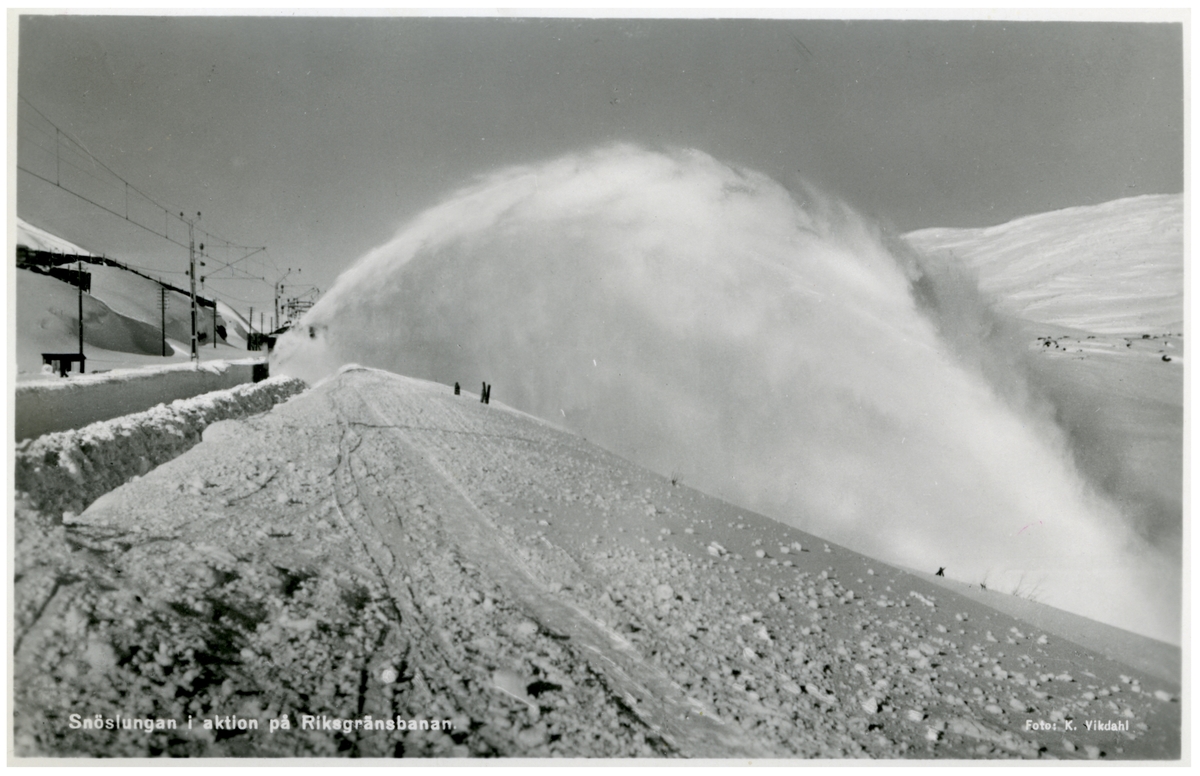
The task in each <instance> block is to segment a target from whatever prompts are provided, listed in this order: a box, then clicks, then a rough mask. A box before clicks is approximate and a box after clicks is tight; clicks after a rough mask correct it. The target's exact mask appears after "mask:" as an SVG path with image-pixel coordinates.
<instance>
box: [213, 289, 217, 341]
mask: <svg viewBox="0 0 1200 776" xmlns="http://www.w3.org/2000/svg"><path fill="white" fill-rule="evenodd" d="M216 349H217V295H216V294H213V350H216Z"/></svg>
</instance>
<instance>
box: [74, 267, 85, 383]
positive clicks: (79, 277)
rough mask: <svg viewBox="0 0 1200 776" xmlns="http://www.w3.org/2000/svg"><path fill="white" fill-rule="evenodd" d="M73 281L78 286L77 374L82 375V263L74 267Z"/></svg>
mask: <svg viewBox="0 0 1200 776" xmlns="http://www.w3.org/2000/svg"><path fill="white" fill-rule="evenodd" d="M75 272H76V275H75V279H76V280H77V281H78V284H79V374H83V372H84V368H83V262H82V261H80V262H79V263H78V264H77V265H76V270H75Z"/></svg>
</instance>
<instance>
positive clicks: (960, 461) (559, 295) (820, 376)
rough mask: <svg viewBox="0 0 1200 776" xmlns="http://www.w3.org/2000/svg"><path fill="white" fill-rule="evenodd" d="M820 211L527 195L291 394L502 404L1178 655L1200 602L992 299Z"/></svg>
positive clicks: (433, 263)
mask: <svg viewBox="0 0 1200 776" xmlns="http://www.w3.org/2000/svg"><path fill="white" fill-rule="evenodd" d="M798 189H800V190H798V191H795V192H793V191H789V190H788V189H787V188H785V187H783V186H781V185H780V184H778V183H776V182H775V181H773V180H771V179H770V178H767V177H765V176H763V175H761V174H758V173H755V172H753V171H748V170H743V169H737V168H733V167H730V166H727V165H724V164H722V163H720V162H718V161H717V160H715V159H713V158H711V157H709V156H707V155H705V154H703V153H700V152H696V151H677V152H672V153H652V152H648V151H644V150H641V149H639V148H636V147H632V146H627V145H620V146H613V147H606V148H602V149H599V150H595V151H591V152H588V153H583V154H578V155H571V156H567V157H565V158H560V159H557V160H555V161H552V162H549V163H546V164H541V165H536V166H527V167H517V168H510V169H505V170H502V171H500V172H497V173H495V174H493V175H491V176H490V177H487V178H485V179H482V180H480V181H478V182H477V183H476V184H474V185H472V186H470V187H468V188H466V189H464V190H462V191H460V192H458V193H457V194H456V195H454V196H452V197H451V198H450V199H449V200H447V201H446V202H444V203H442V204H440V205H438V206H436V207H434V208H432V209H430V210H428V211H426V212H425V213H424V214H422V215H421V216H419V217H418V218H417V219H415V220H414V221H413V222H412V223H411V224H409V225H408V226H407V227H405V228H404V229H402V231H401V232H400V233H399V234H398V235H397V236H396V237H395V239H393V240H392V242H390V243H388V244H387V245H384V246H382V247H380V248H378V249H376V250H374V251H372V252H371V253H369V254H368V255H367V256H365V257H364V258H363V259H362V260H361V261H360V262H359V263H358V264H357V265H356V266H354V267H353V268H352V269H350V270H348V271H347V272H346V273H345V274H344V275H343V276H342V277H341V278H340V279H339V281H338V282H337V284H336V285H335V287H334V288H333V289H332V290H331V291H330V292H329V293H328V294H327V295H326V296H325V298H324V299H322V300H321V301H320V302H319V303H318V304H317V305H316V306H315V307H314V308H313V309H312V310H311V311H310V312H309V314H308V315H307V316H306V318H305V319H304V321H303V322H302V325H301V326H300V327H298V328H297V331H296V333H294V334H289V335H287V336H285V337H284V338H283V339H282V340H281V341H280V343H279V345H278V347H277V349H276V367H275V368H274V369H273V370H272V372H273V373H279V372H282V373H285V374H291V375H295V376H298V377H301V378H303V379H305V380H308V381H310V382H311V381H314V380H316V379H319V378H321V377H323V376H325V375H327V374H329V373H331V372H332V371H333V370H335V369H336V368H337V367H338V366H340V365H341V364H344V363H347V362H358V363H361V364H364V365H369V366H376V367H381V368H384V369H388V370H391V371H394V372H398V373H401V374H406V375H411V376H414V377H421V378H427V379H431V380H435V381H439V382H442V383H445V384H452V383H454V382H455V381H458V382H461V383H462V384H463V387H464V389H466V390H468V391H477V390H478V389H479V387H480V385H481V383H482V382H483V381H486V382H488V383H489V384H491V385H492V386H493V389H492V398H493V399H494V400H496V401H497V402H502V403H505V404H508V405H510V406H513V407H516V408H519V409H521V410H524V411H527V412H530V413H532V414H534V415H537V416H540V417H542V418H546V419H548V420H551V421H554V422H556V423H558V424H559V425H562V426H566V427H568V428H570V429H572V430H574V431H576V432H578V433H580V434H582V435H583V436H585V437H586V438H588V439H590V440H592V441H595V442H598V443H599V444H601V445H603V446H605V447H607V448H608V449H610V450H612V451H614V452H616V453H618V454H620V455H622V456H624V457H626V458H629V459H631V460H633V461H635V462H637V463H640V464H642V465H644V466H646V467H648V468H650V469H653V470H656V471H658V472H660V473H664V474H666V473H671V474H678V475H682V477H683V480H684V481H685V483H687V484H690V485H693V486H695V487H697V488H699V489H701V490H703V491H706V492H708V493H711V494H713V495H717V496H720V497H722V498H725V499H727V500H729V501H731V502H733V503H735V504H738V505H741V506H743V507H745V508H747V509H752V510H755V511H759V512H762V513H764V514H767V515H770V516H772V517H774V518H776V519H779V520H781V521H783V522H786V523H789V524H792V525H795V526H797V527H800V528H802V529H805V530H809V531H812V532H815V533H817V534H819V535H821V536H824V537H826V538H828V539H830V540H833V541H837V542H840V543H842V544H845V545H847V546H849V547H851V548H854V549H857V550H860V551H863V552H866V553H868V554H871V555H874V556H876V557H879V558H882V559H884V560H890V561H893V562H896V563H899V564H904V565H908V566H912V567H915V568H918V569H925V570H929V571H933V570H935V569H937V568H938V567H939V566H945V567H946V573H947V575H948V576H952V577H957V578H959V579H961V580H963V581H967V582H972V583H976V582H980V581H985V580H986V582H987V584H988V587H989V588H990V589H1001V590H1009V591H1012V590H1015V589H1017V588H1018V587H1019V588H1020V589H1021V590H1023V591H1028V592H1033V591H1035V590H1036V595H1037V597H1038V598H1039V600H1042V601H1044V602H1046V603H1050V604H1052V605H1057V606H1060V607H1062V608H1066V609H1069V610H1072V611H1075V612H1078V613H1081V614H1084V615H1087V616H1090V617H1094V618H1097V619H1100V620H1103V621H1106V622H1110V623H1113V624H1116V625H1120V626H1123V627H1127V628H1130V629H1133V630H1137V631H1139V632H1142V633H1146V634H1149V635H1153V636H1156V637H1159V638H1164V639H1167V640H1170V641H1173V642H1175V643H1178V640H1179V637H1178V632H1177V628H1178V618H1179V584H1178V577H1177V576H1171V575H1170V573H1168V572H1156V571H1155V569H1157V568H1161V567H1162V565H1161V563H1159V562H1158V561H1157V560H1156V559H1154V558H1152V557H1151V556H1150V552H1149V550H1148V549H1147V548H1145V547H1144V546H1142V544H1140V543H1139V540H1138V539H1137V538H1136V537H1135V536H1134V535H1133V533H1132V532H1131V531H1129V530H1127V527H1126V526H1124V525H1123V524H1122V522H1121V516H1120V515H1119V514H1118V513H1117V511H1116V510H1115V509H1114V508H1112V507H1111V506H1110V505H1108V504H1107V503H1105V502H1104V501H1102V500H1101V499H1100V498H1099V497H1097V496H1096V495H1095V494H1094V493H1093V492H1092V490H1091V489H1090V488H1089V487H1088V486H1087V483H1086V482H1085V481H1084V480H1083V479H1082V478H1081V477H1080V476H1079V475H1078V474H1077V473H1076V472H1075V470H1074V469H1073V467H1072V465H1071V464H1070V463H1069V460H1070V456H1069V455H1068V454H1067V451H1066V449H1065V442H1063V441H1062V440H1063V439H1064V437H1063V435H1062V434H1061V433H1060V432H1059V431H1058V430H1057V429H1056V428H1054V427H1053V424H1052V422H1051V421H1050V420H1049V419H1048V418H1050V417H1051V413H1050V412H1048V411H1040V410H1038V409H1037V408H1036V405H1035V402H1034V401H1033V400H1032V399H1031V398H1029V397H1030V395H1031V394H1030V392H1029V391H1028V389H1027V387H1026V385H1025V383H1024V381H1023V378H1022V370H1021V369H1020V368H1019V367H1020V359H1021V357H1022V356H1021V355H1020V354H1019V352H1013V351H1012V349H1011V347H1010V345H1009V343H1008V342H1007V341H1006V335H1005V331H1004V327H1003V326H1002V325H1001V323H1000V322H999V320H998V319H996V318H995V317H994V316H993V315H992V313H991V312H990V311H989V310H987V309H986V307H985V306H983V305H982V304H981V303H980V302H979V300H978V295H977V294H976V292H975V291H974V285H973V283H972V282H971V281H970V278H967V277H964V276H963V275H962V274H961V273H956V272H954V271H952V270H951V268H949V267H948V266H939V265H937V264H935V263H933V262H931V261H929V260H926V259H924V258H923V257H921V256H919V255H915V254H913V253H905V252H902V251H898V250H896V249H893V248H889V247H888V241H887V240H885V238H884V237H883V236H881V234H880V233H879V230H878V229H877V228H876V227H874V226H873V225H872V224H871V223H869V222H868V221H866V220H865V219H864V218H862V217H861V216H859V215H857V214H855V213H854V212H853V211H851V210H850V209H849V208H848V207H847V206H845V205H843V204H841V203H840V202H838V201H836V200H833V199H832V198H829V197H826V196H823V195H821V194H820V193H819V192H816V191H814V190H812V189H811V188H808V187H804V186H800V187H798ZM467 400H470V399H469V397H464V401H467ZM1156 573H1157V574H1161V576H1156Z"/></svg>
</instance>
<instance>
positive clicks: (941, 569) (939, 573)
mask: <svg viewBox="0 0 1200 776" xmlns="http://www.w3.org/2000/svg"><path fill="white" fill-rule="evenodd" d="M945 572H946V567H945V566H938V570H937V573H936V574H934V576H935V577H944V576H946V573H945Z"/></svg>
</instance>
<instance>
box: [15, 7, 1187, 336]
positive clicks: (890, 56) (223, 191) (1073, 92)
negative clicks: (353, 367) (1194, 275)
mask: <svg viewBox="0 0 1200 776" xmlns="http://www.w3.org/2000/svg"><path fill="white" fill-rule="evenodd" d="M19 32H20V39H19V47H20V49H19V71H18V78H19V80H18V92H19V96H20V98H23V100H22V101H18V102H17V103H16V106H17V110H18V114H19V119H20V120H19V123H18V125H17V126H18V139H19V157H20V160H21V164H22V166H27V167H29V168H30V169H33V170H35V171H39V172H40V174H42V175H43V177H46V178H49V177H51V175H50V173H51V172H54V173H55V174H56V175H58V176H62V175H64V174H66V175H74V176H75V178H74V179H73V180H76V181H77V183H78V186H79V187H80V188H79V190H83V191H85V193H89V195H90V196H93V197H94V198H96V199H98V200H102V201H103V202H105V203H107V205H108V206H109V207H110V209H112V210H115V211H117V212H127V211H124V210H123V209H122V203H121V201H120V200H121V194H122V192H121V191H120V189H121V188H122V187H121V186H120V185H113V178H112V176H111V175H110V174H109V172H107V171H101V170H97V169H95V168H92V167H90V163H89V162H86V161H85V159H84V157H83V156H81V155H80V154H79V153H78V152H74V155H73V156H71V155H70V154H69V153H67V152H61V153H60V154H59V157H58V158H55V157H54V156H52V155H51V153H50V151H51V150H52V149H54V148H55V146H56V143H55V141H54V134H55V130H54V129H53V127H52V126H51V123H52V124H53V125H57V127H58V128H59V129H61V130H63V131H65V132H66V133H69V135H70V136H72V137H73V138H74V139H75V140H77V141H79V143H80V144H82V145H83V146H84V147H86V149H87V150H88V151H89V152H90V153H91V154H93V155H94V156H95V157H96V158H98V159H100V160H101V161H102V162H104V163H105V164H106V165H107V166H108V167H109V168H111V171H112V172H115V173H117V174H119V175H120V176H121V177H122V178H124V179H125V180H127V181H129V182H130V183H131V184H133V185H134V186H135V187H137V188H140V189H141V191H143V192H145V193H147V194H149V195H151V196H152V197H154V198H155V199H156V200H158V201H160V202H163V203H165V204H168V205H169V206H170V207H171V208H173V209H177V210H182V211H187V212H188V213H189V214H191V213H194V212H196V211H201V212H202V213H203V216H202V219H201V224H202V225H203V226H204V227H205V228H207V229H209V230H211V231H212V232H214V233H216V234H218V235H221V236H223V237H226V238H229V239H230V240H232V241H235V242H237V243H240V244H243V245H248V246H260V245H265V246H267V247H268V251H267V252H266V253H265V254H257V255H255V256H252V257H251V258H249V259H247V260H245V261H244V262H243V263H241V264H239V265H238V269H239V270H245V271H246V272H247V273H249V274H251V275H255V276H259V277H266V278H268V280H270V281H274V280H275V279H276V278H277V277H278V276H279V275H280V274H282V273H283V271H284V270H285V269H287V268H289V267H292V268H298V269H301V270H302V271H301V273H300V274H299V275H298V276H297V275H293V276H292V278H290V279H289V282H291V280H294V279H300V280H301V281H302V282H303V283H308V284H315V285H317V286H319V287H321V288H322V289H326V288H328V287H329V286H330V284H331V283H332V281H333V279H334V278H335V277H336V276H337V274H338V273H339V272H340V271H341V270H342V269H344V268H345V267H346V266H347V265H348V264H349V263H350V262H352V261H353V260H354V259H356V258H357V257H359V256H360V255H362V254H363V253H364V252H366V251H367V250H369V249H371V248H372V247H374V246H376V245H378V244H380V243H382V242H384V241H385V240H386V239H388V238H389V237H391V236H392V235H393V234H394V233H395V231H396V230H397V229H398V228H399V227H400V226H401V225H402V224H403V223H404V222H405V221H406V220H407V219H409V218H411V217H412V216H414V215H415V214H416V213H418V212H420V211H421V210H423V209H425V208H426V207H428V206H430V205H432V204H434V203H436V202H437V201H438V200H439V199H441V198H442V197H444V196H445V195H447V194H449V193H451V192H452V191H454V190H456V189H458V188H459V187H460V186H462V185H464V184H465V183H468V182H469V181H470V180H472V179H473V177H474V176H476V175H478V174H481V173H485V172H487V171H490V170H492V169H494V168H496V167H499V166H504V165H509V164H513V163H521V162H533V161H537V160H541V159H546V158H550V157H553V156H556V155H559V154H562V153H564V152H568V151H574V150H579V149H582V148H586V147H589V146H593V145H598V144H604V143H610V142H615V141H628V142H633V143H637V144H641V145H644V146H646V147H649V148H652V149H654V148H662V147H667V146H687V147H695V148H699V149H701V150H703V151H706V152H708V153H710V154H712V155H713V156H715V157H717V158H719V159H722V160H724V161H728V162H732V163H735V164H742V165H745V166H748V167H752V168H755V169H758V170H760V171H762V172H765V173H767V174H768V175H771V176H773V177H775V178H777V179H778V180H780V181H782V182H784V183H785V184H790V183H793V182H794V181H795V180H796V178H797V176H798V177H801V178H803V179H806V180H808V181H811V182H815V183H817V184H818V185H819V186H821V187H822V188H824V189H826V190H828V191H830V192H832V193H834V194H836V195H839V196H841V197H843V198H845V199H846V200H848V201H849V202H850V203H852V204H853V205H854V206H856V207H857V208H859V209H860V210H862V211H863V212H865V213H867V214H868V215H871V216H874V217H876V218H878V219H880V220H881V221H883V222H884V223H886V224H889V225H891V226H892V227H894V228H896V229H898V230H902V231H906V230H909V229H915V228H919V227H926V226H982V225H990V224H996V223H1001V222H1004V221H1007V220H1009V219H1011V218H1013V217H1016V216H1019V215H1024V214H1027V213H1034V212H1041V211H1045V210H1051V209H1056V208H1061V207H1067V206H1071V205H1083V204H1093V203H1098V202H1103V201H1107V200H1111V199H1116V198H1119V197H1126V196H1133V195H1138V194H1151V193H1177V192H1180V191H1182V190H1183V169H1184V167H1183V153H1184V146H1183V50H1182V45H1183V43H1182V26H1181V25H1180V24H1136V23H1117V24H1111V23H1051V22H1025V23H1021V22H1011V21H1009V22H1004V21H995V22H988V21H957V22H939V21H862V20H860V21H848V22H847V21H839V20H820V21H816V20H788V21H781V20H681V19H674V20H645V19H642V20H618V19H598V20H583V19H525V20H501V19H478V18H477V19H419V18H379V17H373V18H307V19H294V18H292V19H288V18H246V17H199V18H180V17H160V18H146V17H130V16H123V17H94V16H92V17H89V16H27V17H22V18H21V21H20V27H19ZM25 101H28V102H25ZM30 105H32V106H34V107H36V108H37V110H38V111H40V112H41V113H42V114H44V115H42V116H38V115H36V114H35V113H33V112H32V111H31V110H30ZM31 144H36V145H32V146H31ZM71 160H73V162H74V166H73V167H72V166H71V165H70V164H68V166H67V167H66V168H64V167H63V162H64V161H67V162H71ZM85 168H86V169H85ZM64 169H66V173H64V172H63V170H64ZM93 173H94V174H93ZM15 174H16V175H17V182H18V202H17V213H18V215H20V216H21V217H23V218H25V219H27V220H29V221H31V222H33V223H34V224H35V225H37V226H41V227H44V228H47V229H49V230H50V231H53V232H56V233H58V234H61V235H62V236H64V237H67V238H68V239H72V240H74V241H76V242H78V243H80V244H81V245H83V246H84V247H86V248H89V249H92V250H96V251H102V252H105V253H107V254H108V255H111V256H113V257H115V258H124V259H126V260H129V261H133V262H135V263H139V264H141V265H142V266H147V267H150V268H153V269H154V270H155V271H157V272H174V273H176V274H175V275H164V277H166V278H170V279H174V280H175V281H176V282H180V283H182V282H184V281H185V278H184V276H183V275H182V272H183V269H184V268H185V266H186V258H187V251H186V249H182V248H180V247H178V246H176V245H172V244H171V243H168V242H166V241H165V240H162V239H161V238H157V237H154V236H153V235H151V234H149V233H148V232H146V231H145V230H142V229H139V228H137V227H134V226H131V225H129V224H128V223H126V222H125V221H124V219H123V218H121V217H118V216H113V215H111V214H110V213H105V212H103V211H100V210H98V209H97V208H95V207H93V206H91V205H87V204H86V203H84V202H82V200H79V199H78V198H76V197H73V196H71V195H69V194H66V193H64V192H63V191H61V190H60V189H57V188H55V187H54V186H53V185H51V184H49V183H47V182H46V181H45V180H39V179H38V178H36V177H34V176H33V175H30V174H28V173H24V172H16V173H15ZM60 180H61V177H60ZM88 186H90V187H91V188H83V187H88ZM135 199H136V193H135ZM125 207H126V208H132V209H133V210H134V211H137V213H140V215H138V214H135V215H133V218H134V220H138V219H150V220H151V221H152V222H153V223H158V222H157V221H153V220H152V219H153V218H155V216H153V214H152V212H151V211H152V209H149V208H143V209H142V210H138V206H137V204H136V202H135V203H134V205H132V206H131V205H128V204H127V205H125ZM156 218H158V219H159V221H164V222H165V220H164V219H163V217H162V215H161V214H159V215H158V216H156ZM165 226H166V227H167V228H169V229H173V228H174V227H172V226H171V225H170V224H169V223H168V224H165ZM176 226H177V225H176ZM175 234H176V236H179V234H178V232H175ZM182 239H183V241H184V242H185V243H186V232H184V233H183V235H182ZM210 241H211V238H210ZM210 251H212V252H213V255H214V256H216V257H218V258H223V260H225V261H230V260H232V259H233V258H236V257H237V256H238V255H240V254H239V253H238V252H237V251H235V250H233V249H227V250H225V252H224V253H219V254H218V253H217V252H216V251H215V249H213V248H212V247H211V245H210ZM207 271H208V272H210V273H212V272H215V270H214V269H213V268H212V267H210V268H209V269H208V270H207ZM223 274H225V275H230V274H234V273H232V271H228V270H227V271H224V273H223ZM208 287H209V288H213V287H215V288H216V290H217V292H218V293H219V294H221V295H222V296H223V297H225V298H226V299H228V301H230V302H231V303H233V304H234V305H235V306H236V307H238V308H239V309H241V310H243V312H244V311H245V308H246V306H247V304H254V305H256V309H258V310H261V309H262V305H263V304H264V303H265V302H268V301H269V300H270V298H271V291H270V288H269V286H268V285H267V284H264V283H260V282H255V281H251V280H245V279H242V280H223V281H220V282H217V281H210V282H209V286H208ZM256 317H257V313H256Z"/></svg>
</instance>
